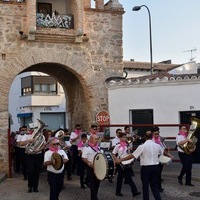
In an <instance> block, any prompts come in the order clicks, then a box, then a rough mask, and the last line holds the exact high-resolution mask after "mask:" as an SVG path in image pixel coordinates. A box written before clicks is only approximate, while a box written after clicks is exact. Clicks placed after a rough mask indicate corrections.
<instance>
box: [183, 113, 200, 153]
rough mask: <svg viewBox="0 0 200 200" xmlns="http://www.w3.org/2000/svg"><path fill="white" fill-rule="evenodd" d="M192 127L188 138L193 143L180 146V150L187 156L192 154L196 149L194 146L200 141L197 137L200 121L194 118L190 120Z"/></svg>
mask: <svg viewBox="0 0 200 200" xmlns="http://www.w3.org/2000/svg"><path fill="white" fill-rule="evenodd" d="M190 121H191V125H190V130H189V133H188V136H187V139H191V140H192V143H191V142H186V143H185V144H183V145H180V148H181V149H182V150H183V151H184V152H185V153H186V154H191V150H192V149H194V146H195V144H196V142H197V141H198V139H197V138H196V137H195V134H196V131H197V129H198V128H199V127H200V119H198V118H196V117H192V118H191V119H190Z"/></svg>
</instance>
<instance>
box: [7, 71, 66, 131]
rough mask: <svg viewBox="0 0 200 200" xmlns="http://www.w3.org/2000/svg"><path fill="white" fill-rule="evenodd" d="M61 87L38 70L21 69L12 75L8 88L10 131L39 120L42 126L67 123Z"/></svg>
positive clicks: (54, 127) (59, 126)
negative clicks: (16, 74)
mask: <svg viewBox="0 0 200 200" xmlns="http://www.w3.org/2000/svg"><path fill="white" fill-rule="evenodd" d="M65 97H67V96H65V94H64V90H63V87H62V86H61V85H60V84H59V83H58V82H57V81H56V80H55V79H54V78H53V77H49V76H48V75H47V74H44V73H41V72H26V73H22V74H20V75H18V76H16V78H15V79H14V81H13V83H12V86H11V88H10V92H9V117H10V131H11V132H16V131H18V130H19V128H20V127H21V126H23V125H26V126H29V124H30V123H31V124H32V123H36V122H37V119H40V120H41V121H43V122H44V123H45V124H46V126H45V128H46V129H49V130H58V129H59V128H66V127H68V110H66V107H67V104H66V102H68V101H67V99H66V98H65Z"/></svg>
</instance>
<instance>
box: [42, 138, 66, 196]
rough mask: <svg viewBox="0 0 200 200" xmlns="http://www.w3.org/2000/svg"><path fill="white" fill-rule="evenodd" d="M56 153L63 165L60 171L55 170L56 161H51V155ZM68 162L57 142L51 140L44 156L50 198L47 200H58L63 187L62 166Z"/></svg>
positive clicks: (54, 139) (62, 166)
mask: <svg viewBox="0 0 200 200" xmlns="http://www.w3.org/2000/svg"><path fill="white" fill-rule="evenodd" d="M53 153H58V154H59V155H61V156H62V159H63V163H61V166H60V169H58V170H57V169H55V168H54V165H55V164H56V162H57V161H56V160H54V159H52V154H53ZM67 161H68V157H67V154H66V153H65V151H64V150H62V149H60V147H59V140H58V139H56V138H53V139H52V141H51V142H50V145H49V150H48V151H46V152H45V155H44V165H46V166H47V178H48V179H47V180H48V183H49V186H50V198H49V200H58V197H59V194H60V192H61V190H62V188H63V185H64V164H65V163H66V162H67Z"/></svg>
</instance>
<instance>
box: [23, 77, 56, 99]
mask: <svg viewBox="0 0 200 200" xmlns="http://www.w3.org/2000/svg"><path fill="white" fill-rule="evenodd" d="M21 85H22V86H21V93H22V96H26V95H32V94H36V95H56V94H57V82H56V80H55V79H54V78H52V77H50V76H27V77H24V78H22V79H21Z"/></svg>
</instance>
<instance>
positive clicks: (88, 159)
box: [82, 134, 100, 200]
mask: <svg viewBox="0 0 200 200" xmlns="http://www.w3.org/2000/svg"><path fill="white" fill-rule="evenodd" d="M98 142H99V138H98V136H97V135H95V134H92V135H91V136H90V139H89V142H88V146H86V147H84V148H83V151H82V160H83V162H84V163H86V166H87V175H88V178H89V182H90V196H91V197H90V199H91V200H98V198H97V195H98V190H99V185H100V180H98V179H97V178H96V176H95V173H94V166H93V160H94V157H95V155H96V154H97V153H100V147H99V146H98Z"/></svg>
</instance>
